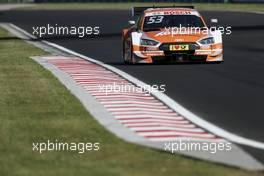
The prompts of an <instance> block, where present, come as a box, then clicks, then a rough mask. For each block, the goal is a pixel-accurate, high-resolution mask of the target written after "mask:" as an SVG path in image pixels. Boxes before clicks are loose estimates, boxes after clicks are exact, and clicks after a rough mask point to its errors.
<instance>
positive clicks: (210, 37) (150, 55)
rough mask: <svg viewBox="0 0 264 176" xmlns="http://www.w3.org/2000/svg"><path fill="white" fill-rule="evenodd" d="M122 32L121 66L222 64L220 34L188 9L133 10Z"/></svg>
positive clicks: (141, 8) (155, 8)
mask: <svg viewBox="0 0 264 176" xmlns="http://www.w3.org/2000/svg"><path fill="white" fill-rule="evenodd" d="M132 14H133V16H138V18H137V21H129V24H130V27H129V28H126V29H123V32H122V33H123V34H122V36H123V59H124V61H125V63H133V64H135V63H154V62H164V61H165V62H170V61H176V62H195V61H199V62H201V61H202V62H203V61H204V62H222V61H223V47H222V33H221V32H220V31H218V30H210V29H209V28H208V27H207V25H206V24H205V21H204V19H203V18H202V16H201V15H200V14H199V13H198V12H197V11H196V10H195V9H194V8H193V7H192V6H188V7H187V6H185V7H183V6H181V7H179V6H177V7H176V6H173V7H134V8H133V9H132Z"/></svg>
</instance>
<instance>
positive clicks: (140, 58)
mask: <svg viewBox="0 0 264 176" xmlns="http://www.w3.org/2000/svg"><path fill="white" fill-rule="evenodd" d="M184 44H185V45H186V43H184ZM187 44H188V45H189V50H184V51H179V50H177V51H170V49H169V46H170V45H172V43H166V44H161V45H160V46H158V47H152V46H148V47H147V46H138V47H134V50H133V51H134V52H133V54H134V59H135V60H136V61H137V62H138V63H154V62H216V61H217V62H219V61H223V47H222V43H219V44H212V45H206V46H200V45H198V44H196V43H187ZM177 45H180V44H179V43H177Z"/></svg>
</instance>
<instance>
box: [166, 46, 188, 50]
mask: <svg viewBox="0 0 264 176" xmlns="http://www.w3.org/2000/svg"><path fill="white" fill-rule="evenodd" d="M184 50H189V45H170V51H184Z"/></svg>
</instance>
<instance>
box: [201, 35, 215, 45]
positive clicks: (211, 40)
mask: <svg viewBox="0 0 264 176" xmlns="http://www.w3.org/2000/svg"><path fill="white" fill-rule="evenodd" d="M214 42H215V41H214V38H213V37H209V38H206V39H202V40H200V41H199V43H200V44H202V45H210V44H213V43H214Z"/></svg>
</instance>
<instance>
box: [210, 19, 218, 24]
mask: <svg viewBox="0 0 264 176" xmlns="http://www.w3.org/2000/svg"><path fill="white" fill-rule="evenodd" d="M210 22H211V23H218V19H216V18H212V19H210Z"/></svg>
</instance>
